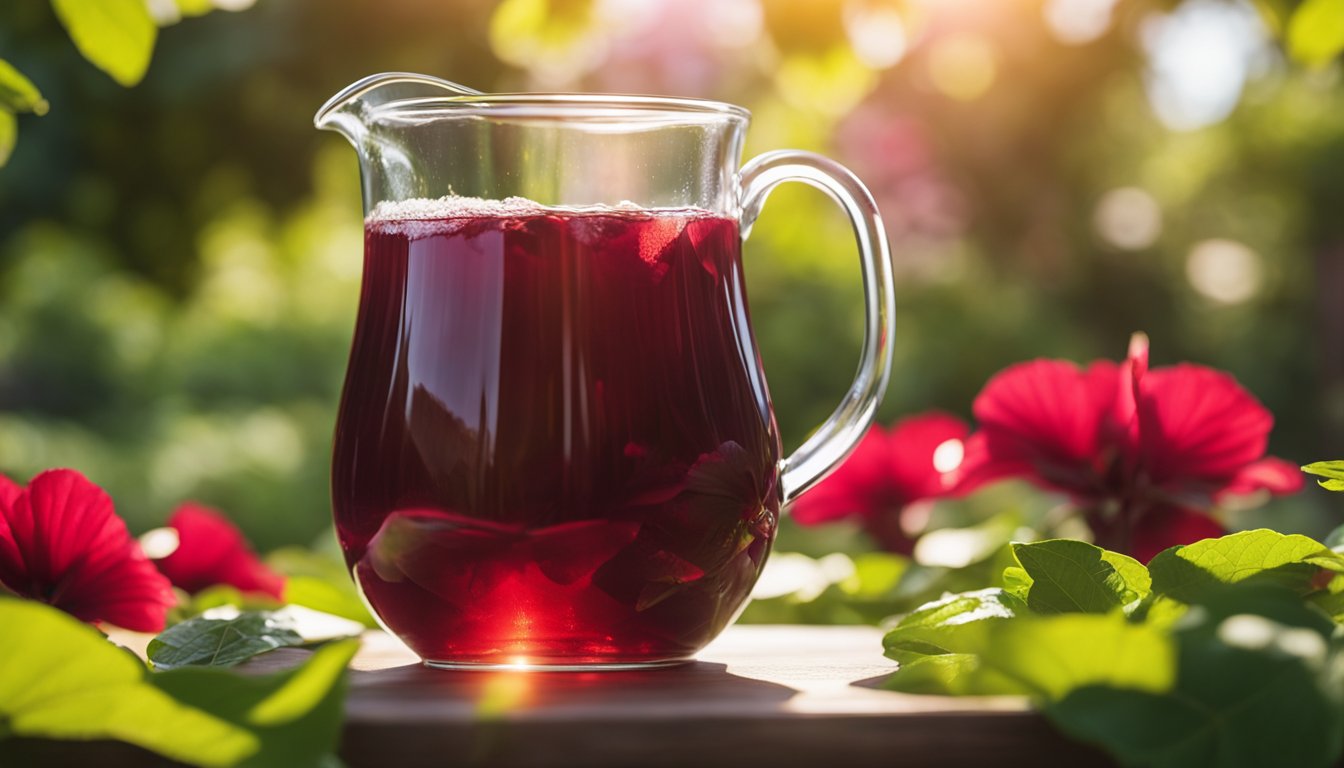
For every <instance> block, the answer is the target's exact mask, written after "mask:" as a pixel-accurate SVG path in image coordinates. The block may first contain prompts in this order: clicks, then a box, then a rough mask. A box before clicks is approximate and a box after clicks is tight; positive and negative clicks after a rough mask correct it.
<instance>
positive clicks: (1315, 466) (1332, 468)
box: [1302, 461, 1344, 491]
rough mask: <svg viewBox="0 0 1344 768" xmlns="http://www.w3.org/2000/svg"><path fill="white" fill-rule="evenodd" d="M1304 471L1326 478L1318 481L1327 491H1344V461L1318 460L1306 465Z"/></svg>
mask: <svg viewBox="0 0 1344 768" xmlns="http://www.w3.org/2000/svg"><path fill="white" fill-rule="evenodd" d="M1302 471H1303V472H1306V473H1307V474H1309V475H1317V476H1318V477H1322V478H1324V479H1323V480H1318V481H1317V482H1319V483H1320V484H1321V487H1322V488H1324V489H1326V490H1327V491H1344V461H1317V462H1314V463H1311V464H1308V465H1306V466H1305V467H1303V468H1302Z"/></svg>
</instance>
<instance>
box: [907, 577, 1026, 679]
mask: <svg viewBox="0 0 1344 768" xmlns="http://www.w3.org/2000/svg"><path fill="white" fill-rule="evenodd" d="M1025 610H1026V606H1025V605H1024V604H1023V603H1022V602H1021V601H1019V600H1018V599H1017V598H1015V597H1013V596H1012V595H1009V594H1007V593H1006V592H1004V591H1003V590H1001V589H982V590H979V591H976V592H965V593H962V594H959V595H948V596H947V597H945V598H943V599H941V600H935V601H934V602H932V603H929V604H928V605H925V606H924V607H922V608H920V609H919V610H917V611H914V612H912V613H910V614H909V615H908V616H906V617H905V618H904V619H901V621H900V623H898V624H897V625H896V626H895V627H894V628H893V629H892V630H891V631H890V632H888V633H887V634H886V637H884V638H882V645H883V647H884V648H885V649H886V654H887V657H888V658H891V659H895V660H896V661H898V662H901V663H902V664H905V663H907V662H913V661H915V660H916V659H918V658H919V657H922V656H929V655H935V654H943V653H978V652H979V651H980V650H981V649H982V648H983V647H984V636H985V633H986V632H987V626H986V625H987V624H988V623H990V622H993V621H1001V620H1005V619H1011V618H1013V617H1014V616H1016V615H1018V613H1021V612H1025Z"/></svg>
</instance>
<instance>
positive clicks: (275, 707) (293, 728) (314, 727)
mask: <svg viewBox="0 0 1344 768" xmlns="http://www.w3.org/2000/svg"><path fill="white" fill-rule="evenodd" d="M358 649H359V641H358V640H343V641H340V642H335V643H330V644H328V645H325V646H323V647H321V648H319V649H318V650H317V651H316V652H315V653H314V654H313V656H312V657H311V658H310V659H308V661H307V662H306V663H305V664H303V666H301V667H298V668H296V669H292V670H289V671H286V672H280V673H278V674H274V675H267V676H262V677H252V676H247V675H239V674H236V673H231V672H229V671H227V670H222V669H213V668H187V669H177V670H172V671H169V672H161V673H157V674H155V675H152V676H151V678H150V679H151V681H152V682H153V684H154V685H155V686H156V687H157V688H159V689H160V690H162V691H164V692H165V693H168V694H169V695H171V696H173V697H174V698H176V699H178V700H180V701H183V702H186V703H188V704H192V705H195V706H197V707H200V708H202V709H208V710H209V711H210V712H212V713H213V714H215V715H216V716H217V717H219V718H221V719H223V720H225V721H227V722H229V723H232V724H234V725H235V726H237V727H239V728H241V729H245V730H246V732H248V733H249V734H251V735H253V736H254V737H255V738H256V739H257V740H258V742H259V744H260V748H259V749H258V751H257V752H256V753H255V754H253V755H252V756H251V757H249V758H248V759H246V760H244V761H242V762H241V763H239V765H240V766H242V767H243V768H263V767H270V766H276V767H279V766H299V765H318V764H321V763H322V761H323V760H324V759H327V758H328V756H329V755H330V754H331V753H332V751H333V749H334V748H335V746H336V744H337V741H338V739H339V737H340V731H341V720H342V715H343V703H344V700H345V689H346V675H345V670H346V667H347V666H348V665H349V663H350V659H351V658H353V657H354V654H355V651H357V650H358Z"/></svg>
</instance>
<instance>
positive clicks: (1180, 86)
mask: <svg viewBox="0 0 1344 768" xmlns="http://www.w3.org/2000/svg"><path fill="white" fill-rule="evenodd" d="M1142 37H1143V47H1144V48H1145V49H1146V50H1147V52H1148V74H1147V77H1146V78H1145V83H1144V84H1145V86H1146V89H1147V92H1148V101H1149V103H1150V104H1151V105H1152V108H1153V112H1154V113H1156V115H1157V117H1158V119H1159V120H1161V121H1162V122H1163V124H1165V125H1166V126H1167V127H1168V128H1171V129H1174V130H1178V131H1192V130H1196V129H1198V128H1203V127H1205V126H1209V125H1213V124H1214V123H1218V122H1220V121H1222V120H1223V119H1224V118H1226V117H1227V116H1228V115H1230V114H1232V110H1233V109H1235V108H1236V106H1237V102H1238V101H1240V100H1241V91H1242V88H1243V87H1244V86H1245V84H1246V80H1247V78H1248V76H1249V75H1250V72H1251V69H1252V63H1253V61H1254V60H1255V59H1256V57H1257V56H1258V55H1259V54H1261V53H1262V52H1263V51H1264V50H1265V47H1266V45H1267V42H1266V37H1267V36H1266V32H1265V26H1264V22H1263V21H1262V20H1261V18H1260V15H1259V13H1258V12H1257V11H1256V10H1255V9H1254V8H1252V7H1251V6H1250V5H1249V4H1248V3H1245V2H1241V1H1238V2H1220V1H1219V0H1189V1H1188V2H1186V3H1183V4H1182V5H1181V6H1180V7H1179V8H1178V9H1177V10H1176V11H1175V12H1173V13H1171V14H1167V15H1155V16H1152V17H1149V18H1147V19H1145V21H1144V24H1143V29H1142Z"/></svg>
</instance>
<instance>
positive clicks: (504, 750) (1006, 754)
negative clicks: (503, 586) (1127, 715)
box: [268, 626, 1108, 768]
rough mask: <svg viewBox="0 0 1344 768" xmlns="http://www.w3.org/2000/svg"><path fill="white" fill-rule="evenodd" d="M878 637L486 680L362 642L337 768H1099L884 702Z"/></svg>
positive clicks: (1053, 742) (967, 712)
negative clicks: (342, 766)
mask: <svg viewBox="0 0 1344 768" xmlns="http://www.w3.org/2000/svg"><path fill="white" fill-rule="evenodd" d="M881 637H882V635H881V633H880V632H879V631H878V630H876V629H872V628H867V627H765V626H741V627H733V628H731V629H729V630H728V631H727V632H726V633H724V635H723V636H722V637H721V638H720V639H719V640H717V641H716V642H714V643H713V644H712V645H710V646H709V648H707V649H705V651H704V652H703V653H701V655H700V660H699V661H697V662H694V663H692V664H688V665H685V666H682V667H676V668H671V669H658V670H649V671H642V672H595V673H558V672H543V673H536V672H496V673H490V672H444V671H439V670H430V669H425V668H424V667H421V666H419V665H418V664H417V663H416V659H415V656H414V655H413V654H411V653H410V652H409V651H408V650H406V649H405V648H404V647H402V646H401V645H400V643H397V642H396V641H395V640H393V639H392V638H390V637H389V636H387V635H384V634H382V633H370V634H369V635H368V636H367V637H366V642H365V646H364V649H363V650H362V651H361V652H360V654H359V656H357V657H356V659H355V662H354V667H355V669H356V671H355V672H354V674H353V676H352V680H351V691H350V697H349V703H348V714H349V719H348V723H347V726H346V731H345V739H344V744H343V747H342V755H343V757H344V758H345V759H346V761H347V762H348V763H349V764H350V766H352V768H360V767H362V766H408V767H409V766H446V765H517V766H557V767H559V766H689V767H693V768H705V767H707V766H718V765H722V766H733V767H734V768H748V767H749V766H757V765H759V766H786V765H824V766H832V765H834V766H837V767H838V768H856V767H857V766H869V765H872V766H879V765H880V766H885V767H890V766H917V765H928V766H988V765H1005V766H1014V765H1032V766H1050V765H1060V766H1088V765H1108V763H1107V762H1106V760H1105V759H1104V758H1103V757H1102V756H1101V755H1100V754H1098V753H1096V752H1094V751H1092V750H1089V749H1085V748H1082V747H1079V746H1077V745H1074V744H1071V743H1069V742H1067V741H1065V740H1064V739H1062V738H1061V737H1060V736H1059V735H1058V734H1056V733H1055V732H1054V731H1053V730H1052V729H1051V728H1050V726H1049V725H1048V724H1047V723H1046V722H1045V721H1044V720H1043V719H1042V718H1041V717H1040V716H1038V715H1036V714H1035V713H1032V712H1031V711H1030V710H1029V709H1028V708H1027V706H1026V703H1025V702H1024V701H1022V700H1020V699H1013V698H984V699H953V698H944V697H932V696H910V695H903V694H897V693H891V692H888V691H883V690H879V689H878V688H877V687H876V686H877V685H878V683H879V682H880V681H881V680H882V679H883V678H884V677H886V676H887V675H888V674H890V673H891V672H892V670H893V669H894V668H895V664H894V662H891V661H888V660H887V659H885V658H883V656H882V642H881ZM290 653H291V654H298V653H300V652H297V651H295V652H290ZM276 656H278V654H273V658H272V659H270V660H268V663H281V662H283V659H282V658H275V657H276Z"/></svg>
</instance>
